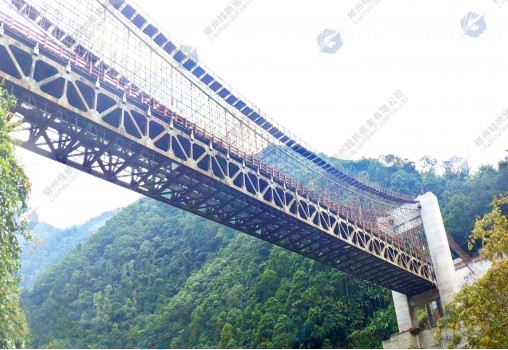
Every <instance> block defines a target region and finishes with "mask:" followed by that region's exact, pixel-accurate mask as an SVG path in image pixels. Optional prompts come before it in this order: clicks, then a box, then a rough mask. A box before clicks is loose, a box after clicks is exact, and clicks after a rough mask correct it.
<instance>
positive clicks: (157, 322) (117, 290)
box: [22, 156, 508, 348]
mask: <svg viewBox="0 0 508 350" xmlns="http://www.w3.org/2000/svg"><path fill="white" fill-rule="evenodd" d="M333 161H334V162H336V164H337V166H340V167H342V168H343V169H345V170H347V171H348V172H352V173H355V174H357V175H359V176H360V177H362V176H363V177H367V178H370V179H373V180H376V181H377V182H379V183H381V184H382V185H384V186H386V187H389V188H392V189H394V190H399V191H401V192H406V193H415V194H417V193H420V192H424V191H427V190H431V191H433V192H434V193H435V194H436V195H437V196H438V198H439V199H440V201H441V205H442V209H443V214H444V217H445V223H446V226H447V230H448V231H449V232H450V233H452V234H453V235H454V237H455V238H456V240H457V241H458V242H459V244H461V245H463V246H464V245H465V243H466V240H467V236H468V235H469V232H470V231H471V228H472V225H473V223H474V219H475V216H476V215H482V214H483V213H485V212H486V211H488V210H489V207H488V204H489V202H490V200H491V199H492V197H493V196H494V195H496V194H498V193H501V192H506V191H508V162H507V161H506V160H505V161H503V162H501V163H500V164H499V167H498V168H493V167H482V168H481V169H480V170H479V171H478V172H476V173H474V174H471V175H469V174H467V173H464V172H454V171H453V169H451V168H446V164H444V167H445V169H444V172H443V174H442V175H438V174H436V171H435V170H436V169H435V167H436V164H435V162H433V161H432V160H431V159H428V158H427V159H426V160H425V159H424V161H426V162H427V165H428V166H427V167H425V168H424V171H422V172H418V171H416V169H415V165H414V164H413V163H411V162H409V161H407V160H404V159H400V158H397V157H393V156H389V157H384V158H382V159H381V160H372V159H369V160H362V161H358V162H341V161H336V160H333ZM433 163H434V164H433ZM22 300H23V303H24V306H25V307H26V309H27V311H28V313H27V320H28V322H29V325H30V328H31V331H32V335H33V342H32V344H31V345H32V346H33V347H41V346H49V347H60V348H67V347H71V348H72V347H78V348H85V347H94V348H100V347H113V348H123V347H145V348H146V347H157V348H160V347H179V348H191V347H202V348H206V347H250V348H259V347H280V348H286V347H302V348H308V347H313V348H316V347H334V348H337V347H339V348H340V347H379V346H380V345H381V342H380V340H381V339H383V338H384V337H387V336H388V335H390V334H392V333H394V332H395V330H396V323H395V315H394V311H393V305H392V302H391V297H390V293H389V291H387V290H384V289H382V288H380V287H377V286H373V285H371V284H368V283H365V282H361V281H357V280H355V279H354V278H353V277H351V276H348V275H346V274H343V273H341V272H339V271H336V270H333V269H331V268H329V267H327V266H323V265H322V264H320V263H317V262H313V261H311V260H308V259H304V258H302V257H300V256H298V255H296V254H293V253H290V252H288V251H285V250H283V249H281V248H278V247H274V246H272V245H269V244H267V243H264V242H262V241H259V240H257V239H255V238H252V237H250V236H248V235H245V234H242V233H238V232H235V231H233V230H231V229H228V228H225V227H223V226H220V225H218V224H215V223H212V222H210V221H206V220H204V219H202V218H199V217H197V216H194V215H192V214H188V213H185V212H183V211H181V210H178V209H175V208H172V207H170V206H167V205H164V204H162V203H158V202H154V201H152V200H150V199H142V200H140V201H139V202H137V203H135V204H133V205H131V206H129V207H127V208H126V209H124V210H122V211H121V212H120V213H119V214H118V215H116V216H115V217H113V218H112V219H111V220H109V221H108V222H107V223H106V224H105V225H104V226H102V227H101V228H100V229H99V230H98V232H97V233H95V234H94V235H92V236H91V237H90V239H89V240H88V241H87V242H85V243H82V244H80V245H79V246H78V247H77V248H76V249H75V250H73V251H72V252H71V253H70V254H69V255H68V256H67V258H66V259H65V260H64V261H63V262H62V263H60V264H58V265H56V266H54V267H52V268H50V269H49V270H48V271H47V272H45V273H44V276H43V278H40V279H38V281H37V282H36V283H35V286H34V289H33V290H32V291H25V293H24V294H23V296H22Z"/></svg>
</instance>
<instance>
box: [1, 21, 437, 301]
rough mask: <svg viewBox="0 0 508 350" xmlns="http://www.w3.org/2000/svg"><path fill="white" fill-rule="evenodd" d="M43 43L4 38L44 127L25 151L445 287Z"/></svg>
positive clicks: (307, 250) (6, 55)
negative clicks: (99, 81) (35, 48)
mask: <svg viewBox="0 0 508 350" xmlns="http://www.w3.org/2000/svg"><path fill="white" fill-rule="evenodd" d="M35 45H36V43H35V42H33V40H31V39H28V38H27V37H26V36H25V35H24V34H23V33H21V32H20V30H19V29H18V30H16V28H11V27H9V25H6V26H5V32H4V34H3V36H0V58H1V59H0V78H1V79H4V80H5V81H6V85H7V87H8V88H10V89H11V91H12V92H13V93H14V94H15V96H16V97H17V98H18V100H19V101H21V102H20V103H18V104H17V107H16V113H17V115H18V116H21V117H22V120H23V122H24V123H25V124H28V125H30V128H31V130H34V131H35V130H38V132H34V133H31V136H30V137H29V140H28V141H27V142H25V143H24V144H23V147H26V148H28V149H30V150H32V151H34V152H37V153H39V154H42V155H44V156H46V157H49V158H52V159H54V160H57V161H60V162H63V163H65V164H67V165H70V166H72V167H74V168H76V169H79V170H82V171H84V172H87V173H90V174H92V175H94V176H96V177H99V178H102V179H105V180H108V181H110V182H113V183H116V184H118V185H120V186H123V187H125V188H128V189H131V190H134V191H137V192H139V193H141V194H143V195H146V196H150V197H152V198H155V199H157V200H159V201H162V202H165V203H168V204H171V205H174V206H176V207H179V208H182V209H184V210H187V211H190V212H192V213H195V214H197V215H200V216H202V217H205V218H207V219H210V220H213V221H216V222H219V223H221V224H224V225H226V226H229V227H232V228H234V229H237V230H240V231H242V232H245V233H247V234H250V235H252V236H255V237H258V238H261V239H263V240H265V241H268V242H272V243H273V244H276V245H279V246H281V247H283V248H286V249H288V250H291V251H293V252H296V253H298V254H301V255H304V256H306V257H309V258H311V259H315V260H317V261H320V262H323V263H325V264H328V265H330V266H332V267H334V268H337V269H339V270H343V271H345V272H347V273H350V274H352V275H357V276H358V277H360V278H366V280H368V281H370V282H373V283H377V284H380V285H382V286H384V287H387V288H390V289H392V290H396V291H398V292H400V293H403V294H406V295H415V294H418V293H421V292H424V291H426V290H430V289H433V288H435V285H434V283H433V277H432V268H431V266H430V264H429V263H428V262H427V261H422V260H420V257H418V256H413V255H411V253H410V252H409V251H407V250H406V248H405V247H403V246H398V245H395V244H393V243H391V242H390V241H389V240H388V239H385V238H384V237H383V236H382V235H380V234H379V233H374V232H370V231H369V230H367V229H365V228H363V227H362V226H360V225H359V224H357V223H355V222H354V221H351V220H349V219H348V218H345V217H341V216H340V215H339V214H337V213H334V212H330V211H329V210H328V209H327V208H322V207H321V206H320V205H319V204H318V203H315V202H313V201H312V200H311V199H309V198H307V197H302V196H300V195H299V194H298V193H297V191H296V189H295V188H291V186H290V185H289V184H286V183H284V182H282V181H281V180H279V179H273V177H272V176H271V175H270V174H268V173H264V172H263V171H259V169H258V168H257V167H256V166H255V165H254V164H250V163H249V162H248V161H246V160H245V159H243V158H241V157H240V156H239V155H238V154H233V153H231V154H230V152H229V151H228V150H227V149H224V148H223V147H221V144H213V137H212V139H209V138H207V135H206V134H204V135H199V134H196V133H195V129H194V126H192V125H187V123H177V122H173V119H172V118H173V117H176V116H175V115H174V114H172V115H171V116H167V115H162V114H160V113H158V112H157V111H153V110H152V111H149V108H148V107H149V105H147V104H143V102H142V101H141V102H140V101H139V100H136V99H135V98H134V97H132V96H126V95H125V92H124V91H121V90H118V88H116V87H115V86H113V85H108V84H107V83H104V82H103V83H101V84H96V81H97V79H98V78H99V77H95V76H93V75H91V74H90V72H89V71H88V70H86V65H83V64H80V61H79V59H80V58H79V57H74V61H73V63H72V64H71V65H69V62H68V61H67V60H66V58H63V57H61V56H59V54H58V52H54V50H52V48H51V47H45V46H44V44H43V43H40V44H39V50H38V52H35V51H34V50H33V48H34V46H35ZM21 67H25V69H22V68H21ZM69 67H71V69H70V68H69ZM34 111H35V112H34ZM172 113H173V112H172ZM175 120H178V118H176V119H175ZM40 136H43V137H40ZM71 144H72V146H71V147H69V145H71ZM55 146H56V147H55ZM63 149H65V152H61V151H60V150H63ZM121 174H123V175H122V176H120V175H121ZM126 178H128V179H126ZM207 201H213V202H216V204H213V205H212V204H210V205H206V206H203V204H204V203H206V202H207ZM295 202H296V205H295ZM258 219H259V220H258ZM295 228H296V229H295ZM299 228H301V229H299ZM307 238H308V239H309V240H308V241H307V242H305V239H307ZM315 244H317V247H315V246H314V245H315ZM320 247H323V250H326V253H324V254H321V255H320V253H321V249H319V248H320ZM379 247H384V248H383V249H379ZM341 258H342V259H341ZM351 261H357V262H360V261H361V263H354V264H351V263H350V262H351ZM392 268H393V270H392ZM376 270H379V271H382V272H385V271H397V273H396V274H393V275H392V276H386V275H385V276H380V275H379V274H376V273H374V272H375V271H376ZM370 271H372V272H373V273H367V272H370ZM401 280H403V281H404V283H401V282H400V281H401Z"/></svg>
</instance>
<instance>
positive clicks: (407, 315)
mask: <svg viewBox="0 0 508 350" xmlns="http://www.w3.org/2000/svg"><path fill="white" fill-rule="evenodd" d="M417 200H418V201H419V202H420V205H421V218H422V222H423V228H424V230H425V236H426V238H427V243H428V247H429V252H430V257H431V259H432V265H433V267H434V273H435V276H436V284H437V290H432V291H429V292H426V293H422V294H421V295H415V296H412V297H411V298H408V297H407V296H406V295H404V294H400V293H398V292H395V291H392V297H393V302H394V304H395V314H396V316H397V325H398V327H399V333H397V334H395V335H393V336H392V337H391V338H390V340H388V341H384V342H383V347H384V348H434V347H439V344H437V342H436V341H435V340H434V338H433V336H432V332H431V330H420V329H418V321H417V319H416V315H415V308H416V307H417V306H423V307H425V308H426V309H427V312H428V313H429V315H430V316H431V309H430V303H432V302H434V301H436V302H437V304H438V305H441V304H442V305H443V306H444V305H446V304H448V303H449V302H450V301H452V300H453V296H454V294H455V293H456V292H458V290H459V284H458V283H457V277H456V272H455V266H454V263H453V259H452V254H451V251H450V246H449V244H448V239H447V237H446V231H445V227H444V223H443V217H442V216H441V210H440V209H439V203H438V201H437V198H436V196H435V195H434V194H433V193H430V192H427V193H425V194H424V195H421V196H419V197H418V198H417ZM430 316H429V322H431V323H433V320H432V318H431V317H430Z"/></svg>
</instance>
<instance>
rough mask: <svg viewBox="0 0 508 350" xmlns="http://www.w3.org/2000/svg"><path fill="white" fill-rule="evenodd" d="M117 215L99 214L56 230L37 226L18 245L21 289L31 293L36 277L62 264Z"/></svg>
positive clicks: (46, 226)
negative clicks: (29, 238) (82, 222)
mask: <svg viewBox="0 0 508 350" xmlns="http://www.w3.org/2000/svg"><path fill="white" fill-rule="evenodd" d="M115 213H116V212H114V211H111V212H106V213H102V214H101V215H99V216H98V217H95V218H93V219H90V220H88V221H87V222H85V223H84V224H82V225H77V226H72V227H69V228H66V229H59V228H56V227H53V226H51V225H48V224H45V223H42V222H41V223H38V224H36V225H35V226H34V227H33V228H31V229H30V234H31V235H32V240H31V241H28V242H25V241H24V239H23V237H20V239H19V241H20V243H21V244H22V245H23V250H22V253H21V270H20V273H21V276H22V277H23V278H22V281H21V288H28V289H31V288H32V287H33V285H34V283H35V280H36V278H37V277H38V275H39V274H40V273H42V272H44V271H46V270H47V268H48V267H49V266H51V265H55V264H57V263H59V262H60V261H62V260H63V259H64V258H65V257H66V256H67V255H68V254H69V252H70V251H71V250H72V249H73V248H74V247H76V246H77V245H78V244H81V243H83V242H85V241H86V240H87V239H88V237H89V236H90V235H91V234H92V233H94V232H95V231H97V230H98V229H99V228H100V227H101V226H102V225H104V224H105V223H106V221H108V220H109V219H111V218H112V217H113V215H115Z"/></svg>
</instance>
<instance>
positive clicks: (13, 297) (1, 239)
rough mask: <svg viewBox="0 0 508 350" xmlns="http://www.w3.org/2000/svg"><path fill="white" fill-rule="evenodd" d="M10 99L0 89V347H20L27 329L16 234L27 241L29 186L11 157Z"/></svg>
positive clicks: (21, 170)
mask: <svg viewBox="0 0 508 350" xmlns="http://www.w3.org/2000/svg"><path fill="white" fill-rule="evenodd" d="M13 105H14V101H13V99H12V98H11V97H10V96H9V95H8V94H7V93H6V91H5V90H4V89H3V88H1V86H0V348H12V347H20V346H23V344H24V342H25V340H26V338H27V336H28V328H27V326H26V323H25V319H24V315H23V312H22V311H21V309H20V307H19V281H20V277H19V274H18V271H19V268H20V254H21V248H20V245H19V242H18V239H17V237H16V235H21V236H23V237H24V238H26V239H29V233H28V231H27V229H26V224H24V223H23V222H20V220H19V218H20V217H22V215H23V213H24V212H25V211H26V209H27V205H26V203H27V197H28V193H29V191H30V183H29V182H28V178H27V177H26V175H25V173H24V172H23V169H22V168H21V166H20V165H19V164H18V162H17V160H16V158H15V155H14V145H13V141H12V140H11V138H10V136H9V132H10V131H11V130H12V129H13V127H14V126H15V125H14V123H13V122H12V117H13V115H12V113H11V112H10V109H11V108H12V107H13Z"/></svg>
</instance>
